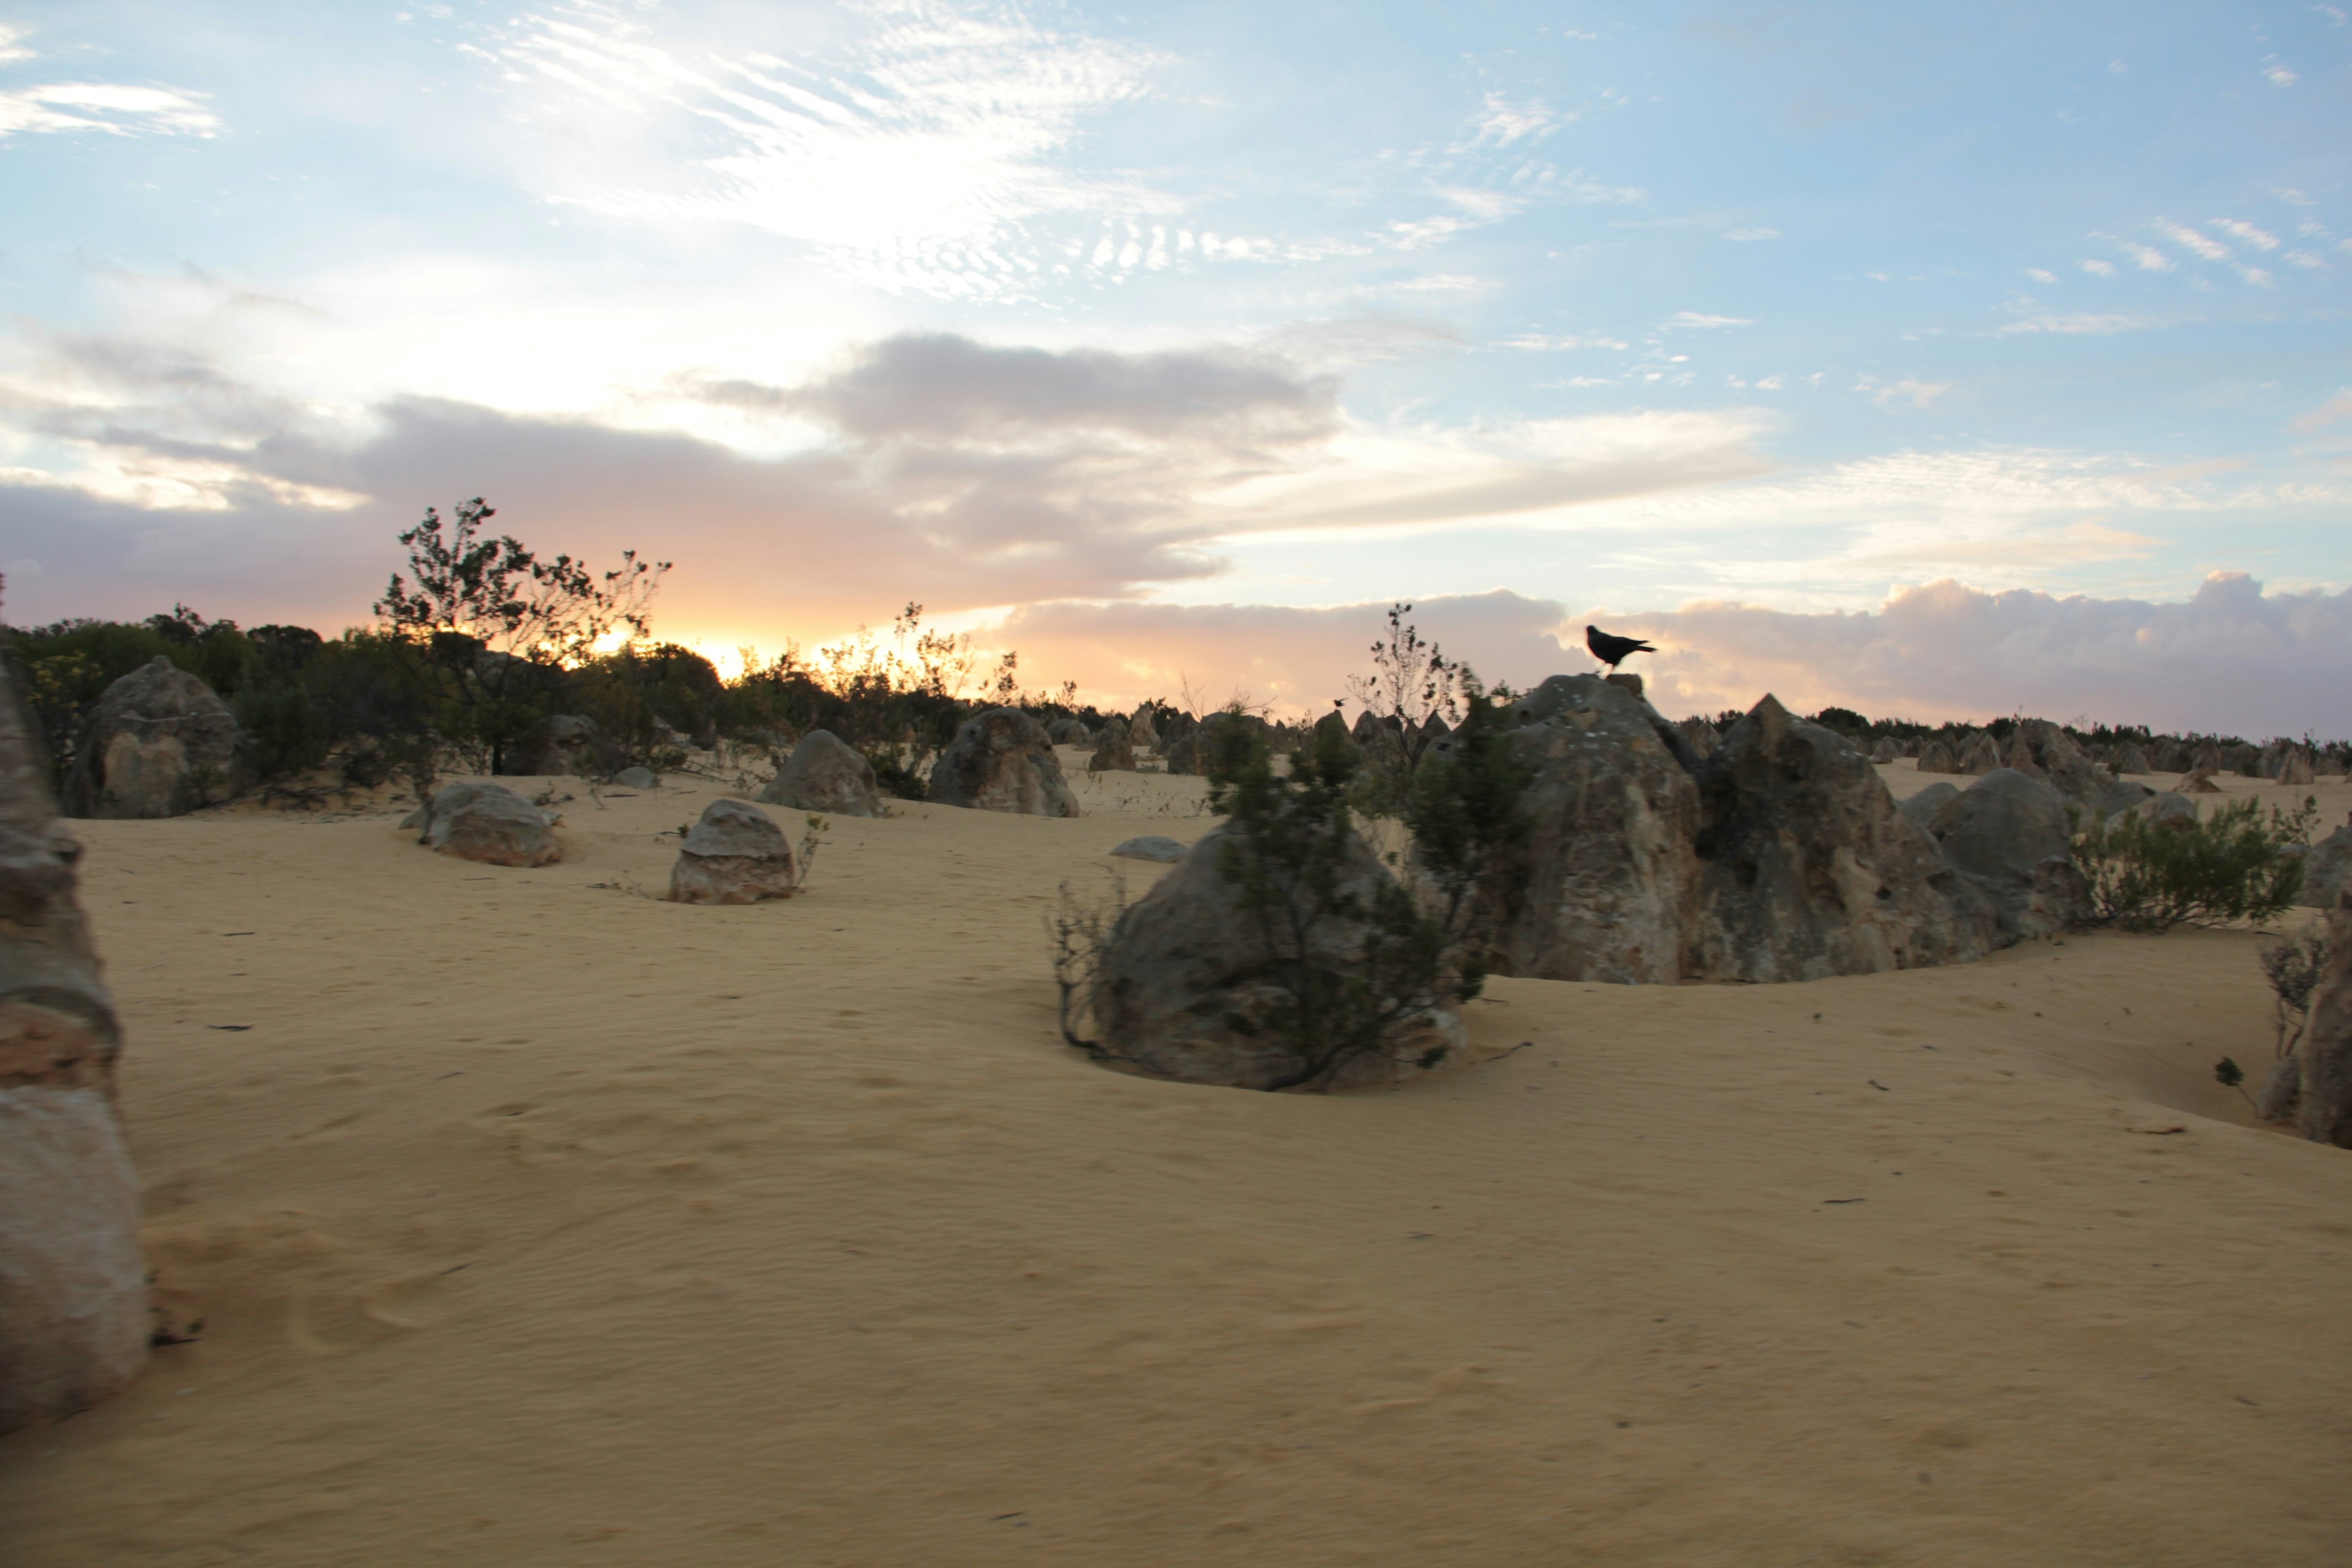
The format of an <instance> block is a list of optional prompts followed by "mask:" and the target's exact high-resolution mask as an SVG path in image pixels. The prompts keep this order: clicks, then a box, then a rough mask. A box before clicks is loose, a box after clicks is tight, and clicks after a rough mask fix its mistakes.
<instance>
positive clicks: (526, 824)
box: [400, 784, 563, 866]
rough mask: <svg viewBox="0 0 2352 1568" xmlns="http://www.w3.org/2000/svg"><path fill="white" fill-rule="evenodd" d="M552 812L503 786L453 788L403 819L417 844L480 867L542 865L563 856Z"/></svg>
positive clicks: (486, 785)
mask: <svg viewBox="0 0 2352 1568" xmlns="http://www.w3.org/2000/svg"><path fill="white" fill-rule="evenodd" d="M555 822H556V818H555V816H554V814H553V813H551V812H547V811H541V809H540V808H539V807H538V806H535V805H531V804H530V802H529V801H527V800H525V799H523V797H522V796H520V795H517V794H515V792H514V791H512V790H510V789H509V788H507V787H506V786H505V785H504V784H448V785H445V786H444V787H443V788H441V789H439V790H437V791H436V792H435V793H434V795H433V799H432V800H431V801H430V802H429V803H428V804H426V805H422V806H419V807H418V808H417V809H416V810H415V811H412V812H410V813H409V814H408V816H406V817H404V818H403V819H402V821H401V824H400V826H403V827H413V828H415V829H416V830H417V842H418V843H420V844H423V845H424V846H425V847H426V848H428V849H436V850H438V851H440V852H441V853H442V854H444V855H454V856H456V857H457V858H458V859H460V860H475V861H478V862H480V863H481V864H482V865H485V866H547V865H552V864H553V863H554V862H555V861H557V860H560V859H562V857H563V851H562V847H561V846H559V845H558V844H557V843H556V842H555Z"/></svg>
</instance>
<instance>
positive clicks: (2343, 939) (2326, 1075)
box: [2294, 902, 2352, 1149]
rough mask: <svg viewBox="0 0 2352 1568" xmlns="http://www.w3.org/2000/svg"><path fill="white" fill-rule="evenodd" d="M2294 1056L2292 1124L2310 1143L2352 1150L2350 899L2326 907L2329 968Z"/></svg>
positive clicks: (2314, 996) (2313, 999) (2317, 989)
mask: <svg viewBox="0 0 2352 1568" xmlns="http://www.w3.org/2000/svg"><path fill="white" fill-rule="evenodd" d="M2295 1055H2296V1056H2297V1057H2298V1058H2301V1060H2302V1062H2303V1082H2302V1084H2301V1085H2300V1090H2299V1092H2298V1093H2297V1094H2296V1096H2295V1097H2294V1098H2295V1125H2296V1126H2297V1128H2298V1129H2299V1130H2300V1131H2302V1133H2303V1135H2304V1136H2305V1138H2308V1139H2310V1140H2312V1141H2313V1142H2317V1143H2332V1144H2334V1145H2335V1146H2336V1147H2337V1148H2339V1149H2352V904H2347V903H2341V902H2339V903H2337V904H2336V906H2335V907H2334V908H2333V909H2331V910H2329V911H2328V915H2327V967H2326V970H2325V971H2323V972H2322V973H2321V974H2320V977H2319V984H2317V985H2316V986H2315V987H2314V988H2313V989H2312V993H2311V1014H2310V1018H2309V1021H2308V1022H2307V1023H2306V1024H2305V1026H2304V1031H2303V1043H2302V1045H2301V1046H2300V1047H2297V1048H2296V1051H2295Z"/></svg>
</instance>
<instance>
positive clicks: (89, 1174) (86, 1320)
mask: <svg viewBox="0 0 2352 1568" xmlns="http://www.w3.org/2000/svg"><path fill="white" fill-rule="evenodd" d="M151 668H152V667H151ZM117 684H118V686H119V685H120V684H121V683H120V682H118V683H117ZM206 695H210V694H209V693H206ZM46 778H47V761H46V758H45V756H44V753H43V751H42V748H41V746H40V743H39V742H38V740H37V737H36V735H35V732H34V731H33V730H32V728H31V726H30V724H29V723H28V722H27V721H26V717H25V714H24V712H23V710H22V709H21V708H20V707H19V706H18V705H17V702H16V693H15V690H14V689H13V688H12V687H11V686H10V684H9V683H8V681H7V680H6V679H5V677H0V1433H5V1432H12V1431H16V1430H17V1429H18V1428H20V1427H24V1426H32V1425H34V1424H35V1423H37V1422H42V1421H53V1420H58V1419H60V1418H62V1417H64V1416H68V1415H73V1414H74V1413H75V1412H77V1411H79V1410H83V1409H87V1408H88V1407H89V1406H90V1405H94V1404H96V1403H98V1401H100V1400H101V1399H104V1398H106V1397H107V1396H108V1395H110V1394H115V1393H118V1392H120V1391H121V1389H123V1388H124V1387H126V1386H128V1385H129V1384H130V1383H131V1379H132V1378H134V1377H135V1376H137V1375H138V1373H139V1369H140V1367H141V1366H142V1364H144V1363H145V1361H146V1357H147V1342H148V1335H149V1333H150V1331H151V1325H150V1323H149V1321H148V1315H147V1269H146V1264H145V1261H144V1259H143V1258H142V1256H141V1253H140V1248H139V1183H138V1179H137V1177H136V1176H135V1175H134V1174H133V1173H132V1171H131V1158H130V1155H129V1153H128V1152H127V1151H126V1150H125V1149H124V1146H123V1142H122V1132H121V1127H120V1126H119V1124H118V1123H117V1121H116V1120H115V1111H114V1072H115V1061H116V1058H117V1057H118V1055H119V1054H120V1052H121V1029H120V1026H119V1025H118V1023H117V1021H116V1017H115V1011H114V999H113V997H112V996H111V995H110V994H109V993H108V991H107V988H106V984H105V982H104V981H103V980H101V979H100V974H99V963H98V957H97V954H96V952H94V950H93V949H92V947H91V944H90V938H89V925H88V924H87V922H86V921H84V920H83V918H82V913H81V909H80V906H79V903H78V902H77V900H76V899H75V874H74V871H75V865H76V862H77V861H78V860H79V858H80V854H81V847H80V846H79V844H77V843H75V842H74V840H73V839H72V838H71V837H68V835H67V833H66V831H65V829H64V826H62V825H61V824H60V823H59V822H58V816H57V811H56V808H55V806H54V805H52V804H51V802H50V800H49V795H48V787H47V783H46Z"/></svg>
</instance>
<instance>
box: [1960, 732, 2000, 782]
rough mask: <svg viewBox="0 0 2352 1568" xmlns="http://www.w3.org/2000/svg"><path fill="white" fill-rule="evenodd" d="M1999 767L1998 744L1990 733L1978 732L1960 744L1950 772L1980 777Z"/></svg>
mask: <svg viewBox="0 0 2352 1568" xmlns="http://www.w3.org/2000/svg"><path fill="white" fill-rule="evenodd" d="M2000 765H2001V758H2000V742H1998V741H1996V740H1994V739H1993V738H1992V732H1991V731H1989V730H1979V731H1976V732H1975V733H1974V734H1971V735H1970V736H1969V738H1968V739H1967V740H1965V741H1963V742H1960V748H1959V751H1958V753H1957V754H1956V757H1955V760H1954V763H1953V767H1952V771H1953V772H1954V773H1976V774H1979V775H1982V774H1985V773H1990V772H1992V771H1993V769H1995V768H1997V767H2000Z"/></svg>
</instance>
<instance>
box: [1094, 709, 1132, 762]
mask: <svg viewBox="0 0 2352 1568" xmlns="http://www.w3.org/2000/svg"><path fill="white" fill-rule="evenodd" d="M1134 771H1135V746H1134V743H1133V742H1132V741H1131V740H1130V739H1129V730H1128V726H1127V721H1126V720H1124V719H1119V718H1116V717H1114V718H1112V719H1110V720H1109V721H1107V722H1105V723H1104V725H1103V727H1102V733H1101V734H1100V735H1098V736H1097V737H1096V739H1095V753H1094V755H1093V756H1091V757H1088V758H1087V772H1088V773H1133V772H1134Z"/></svg>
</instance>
